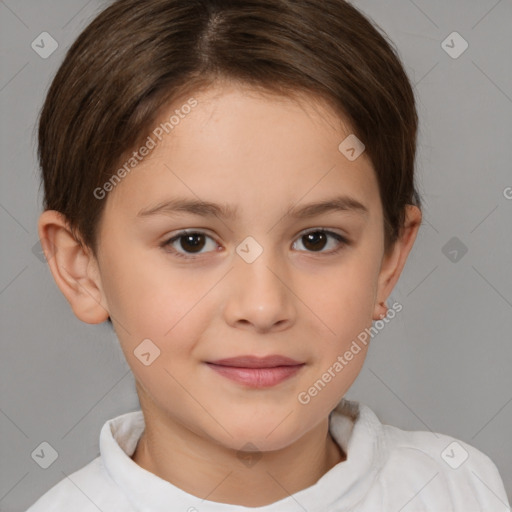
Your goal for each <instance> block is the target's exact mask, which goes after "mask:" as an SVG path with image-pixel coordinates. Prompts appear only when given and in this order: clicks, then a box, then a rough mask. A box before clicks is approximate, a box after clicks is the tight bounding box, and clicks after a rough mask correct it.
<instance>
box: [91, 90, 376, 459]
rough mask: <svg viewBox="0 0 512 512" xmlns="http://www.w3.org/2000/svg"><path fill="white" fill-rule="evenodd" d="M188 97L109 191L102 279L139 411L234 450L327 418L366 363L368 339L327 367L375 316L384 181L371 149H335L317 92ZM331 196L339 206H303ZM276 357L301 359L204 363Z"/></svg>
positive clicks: (270, 443)
mask: <svg viewBox="0 0 512 512" xmlns="http://www.w3.org/2000/svg"><path fill="white" fill-rule="evenodd" d="M193 96H194V98H195V99H196V100H197V105H196V106H195V107H194V108H192V109H191V111H190V113H188V114H187V115H185V116H183V118H182V119H180V122H179V124H178V125H177V126H175V127H174V129H173V130H172V132H170V135H168V136H165V137H162V141H159V142H158V144H157V146H156V147H155V148H154V149H152V151H151V153H150V154H149V155H147V156H146V157H145V158H144V159H143V160H142V161H141V162H140V163H139V164H138V165H137V166H136V168H135V169H133V170H132V171H131V172H130V173H129V174H128V175H127V176H126V177H125V178H124V179H123V180H122V181H121V182H120V183H119V184H118V185H117V186H116V187H115V188H114V190H112V191H111V192H110V193H109V195H108V197H107V199H106V200H107V204H106V209H105V212H104V216H103V219H102V222H101V225H100V230H99V240H100V244H99V251H98V260H97V261H98V269H99V275H100V278H101V288H102V293H103V296H104V300H105V303H106V304H108V311H109V313H110V316H111V318H112V321H113V325H114V328H115V330H116V332H117V335H118V337H119V340H120V343H121V347H122V350H123V352H124V354H125V357H126V359H127V362H128V364H129V365H130V367H131V369H132V371H133V374H134V376H135V379H136V381H137V386H138V391H139V397H140V399H141V406H142V407H143V409H146V410H151V411H152V413H153V414H159V415H160V416H161V417H165V418H167V419H168V420H171V421H173V422H176V423H179V424H180V425H182V426H185V427H186V428H187V429H190V430H191V431H192V432H195V433H197V434H199V435H201V436H203V437H207V438H209V439H213V440H215V441H216V442H217V443H220V444H222V445H224V446H227V447H231V448H233V449H239V448H240V447H241V446H243V445H245V444H246V443H247V442H251V443H253V444H254V445H256V446H257V447H258V449H259V450H261V451H264V450H276V449H280V448H284V447H286V446H287V445H289V444H290V443H292V442H294V441H296V440H298V439H299V438H300V437H301V436H303V435H304V434H305V433H306V432H308V431H310V430H311V429H312V428H313V427H315V426H316V425H318V424H319V423H320V422H321V421H322V420H323V421H325V419H326V417H327V416H328V414H329V412H330V411H331V410H332V409H333V408H334V407H335V406H336V404H337V403H338V402H339V400H340V399H341V398H342V397H343V395H344V394H345V392H346V391H347V390H348V388H349V387H350V386H351V384H352V383H353V381H354V380H355V378H356V376H357V375H358V373H359V371H360V370H361V367H362V365H363V361H364V358H365V355H366V350H367V347H366V346H364V345H363V344H361V343H360V345H361V350H360V351H359V352H358V353H357V354H356V355H354V356H353V358H352V359H351V360H350V361H346V364H345V365H343V369H342V370H341V371H339V370H338V371H333V370H332V368H333V367H334V365H335V363H336V361H339V359H338V356H343V354H345V352H346V351H347V350H349V348H350V346H351V344H352V342H353V341H354V340H355V339H356V338H357V336H358V334H360V333H361V332H362V331H364V329H365V328H368V327H370V326H371V323H372V314H373V312H374V307H375V300H376V293H377V282H378V276H379V271H380V268H381V262H382V258H383V250H384V234H383V214H382V205H381V202H380V198H379V190H378V185H377V181H376V178H375V176H374V171H373V169H372V166H371V163H370V161H369V159H368V158H367V156H366V155H365V153H363V154H362V155H361V156H359V157H358V158H357V159H356V160H354V161H350V160H348V159H347V158H346V157H345V155H344V154H342V153H341V152H340V151H339V149H338V146H339V145H340V143H341V142H342V141H343V140H344V139H345V138H346V137H347V136H348V135H349V134H350V131H349V130H346V129H344V128H343V124H342V123H341V121H340V120H339V119H337V118H335V117H334V116H333V115H332V114H331V113H330V112H329V110H327V109H326V108H324V107H322V106H321V105H320V104H315V106H313V105H314V103H313V100H312V99H311V98H309V100H308V99H307V98H306V100H305V101H304V102H301V103H300V104H299V103H297V102H295V101H293V100H291V99H284V98H277V97H271V96H262V95H260V94H258V93H257V92H255V91H253V90H250V89H245V88H244V89H242V88H235V87H230V86H228V85H223V86H220V85H219V86H217V87H216V88H212V89H209V90H207V91H204V92H202V93H198V94H195V95H193ZM178 107H179V105H178V106H176V105H173V106H172V108H170V109H169V112H166V113H165V114H164V115H163V116H162V119H167V120H168V119H169V117H170V116H171V115H172V113H173V111H174V110H175V109H176V108H178ZM156 140H158V139H156ZM177 201H183V202H185V201H203V202H208V203H213V204H215V205H219V208H221V207H223V208H224V210H227V211H222V209H220V210H219V211H216V210H214V209H212V208H211V207H210V208H206V207H204V206H203V207H202V208H199V207H196V208H192V209H187V208H185V207H183V208H181V209H180V210H176V209H173V208H172V203H173V202H174V204H176V202H177ZM324 202H325V203H327V202H329V203H332V202H337V205H338V208H309V209H305V208H306V207H307V206H308V205H311V204H313V203H324ZM358 203H359V206H358V205H357V204H358ZM225 213H230V215H224V214H225ZM308 214H309V215H308ZM185 231H186V233H185ZM144 340H146V341H144ZM147 340H150V341H147ZM141 343H143V344H142V345H141ZM142 353H146V355H144V356H141V354H142ZM148 353H149V355H147V354H148ZM273 355H279V356H284V357H287V358H290V359H292V360H294V361H295V362H296V363H297V364H296V365H295V366H292V367H288V368H282V367H281V368H280V369H279V368H274V369H273V370H272V369H266V370H261V369H260V370H254V369H253V370H240V368H239V369H238V370H237V369H234V368H233V367H231V368H228V369H226V367H221V365H219V366H216V365H212V364H210V363H212V362H214V361H219V360H222V359H227V358H235V357H241V356H255V357H258V358H262V357H266V356H273ZM155 356H157V357H156V358H155ZM142 361H144V362H145V363H146V364H144V363H143V362H142ZM340 364H341V363H340ZM235 365H236V363H235ZM257 365H258V364H257ZM262 365H263V364H262ZM262 365H260V366H262ZM238 366H244V365H243V364H242V363H238ZM329 368H331V379H329V381H328V382H327V383H325V386H323V387H322V388H321V390H318V389H317V392H316V393H313V394H311V393H308V390H309V389H310V388H311V387H312V386H313V385H314V384H315V382H317V381H318V380H319V379H322V376H323V375H324V374H325V373H326V372H328V369H329ZM338 368H339V366H338ZM332 375H334V377H333V376H332ZM324 381H325V378H324ZM306 395H307V396H306ZM308 397H309V399H308ZM306 402H307V403H306Z"/></svg>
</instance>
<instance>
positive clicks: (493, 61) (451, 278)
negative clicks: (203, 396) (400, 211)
mask: <svg viewBox="0 0 512 512" xmlns="http://www.w3.org/2000/svg"><path fill="white" fill-rule="evenodd" d="M353 3H354V4H355V5H356V6H357V7H358V8H360V9H361V10H362V11H363V12H364V13H366V14H367V15H368V16H369V17H370V18H371V19H373V20H374V21H375V22H376V23H378V24H379V25H380V26H381V27H382V28H383V29H384V30H385V31H386V32H387V33H388V35H389V36H390V38H391V39H392V40H393V41H394V42H395V44H396V45H397V47H398V49H399V53H400V56H401V58H402V60H403V62H404V65H405V67H406V70H407V72H408V74H409V77H410V79H411V81H412V82H413V83H414V84H415V90H416V95H417V100H418V109H419V115H420V135H419V141H418V142H419V148H418V151H419V153H418V175H419V185H420V193H421V194H422V197H423V199H424V221H423V226H422V228H421V230H420V233H419V236H418V239H417V241H416V244H415V246H414V248H413V251H412V253H411V255H410V258H409V261H408V263H407V265H406V268H405V270H404V273H403V275H402V278H401V279H400V282H399V284H398V285H397V286H396V288H395V290H394V291H393V293H392V299H393V300H396V301H398V302H400V303H401V304H403V311H402V312H401V313H399V314H398V315H397V317H396V318H395V319H394V320H393V321H392V322H391V323H390V324H389V325H388V326H387V327H386V328H385V329H383V330H382V331H381V332H380V333H379V334H378V336H376V337H375V338H374V339H373V341H372V346H371V349H370V352H369V356H368V359H367V362H366V364H365V367H364V369H363V371H362V372H361V374H360V376H359V377H358V379H357V381H356V382H355V384H354V385H353V387H352V388H351V389H350V391H349V393H348V395H347V397H348V398H351V399H356V400H359V401H361V402H363V403H365V404H367V405H368V406H370V407H371V408H373V410H374V411H375V412H376V413H377V415H378V416H379V417H380V419H381V420H382V421H383V422H384V423H389V424H392V425H396V426H399V427H401V428H404V429H408V430H431V431H434V432H441V433H444V434H449V435H452V436H454V437H456V438H458V439H461V440H463V441H466V442H467V443H469V444H471V445H473V446H475V447H477V448H478V449H480V450H482V451H483V452H484V453H486V454H487V455H489V456H490V457H491V459H492V460H493V461H494V462H495V464H496V465H497V467H498V469H499V471H500V473H501V475H502V478H503V480H504V483H505V487H506V488H507V492H508V496H509V499H512V439H511V435H510V434H511V432H512V428H511V427H512V403H511V402H512V377H511V375H512V372H511V367H512V343H511V341H512V334H511V333H512V279H511V272H510V263H511V261H512V243H511V239H512V237H511V235H512V230H511V225H512V222H511V220H512V199H507V197H506V196H507V195H508V196H509V197H510V196H512V190H511V189H508V188H507V187H512V163H511V162H512V127H511V119H512V80H511V79H512V58H511V53H512V31H511V30H510V27H511V26H512V2H511V1H510V0H501V1H496V0H484V1H476V0H464V1H462V0H457V1H454V0H452V1H450V2H446V1H444V0H443V1H441V0H436V1H431V0H430V1H426V0H415V1H412V0H391V1H387V2H382V1H378V0H362V1H355V2H353ZM106 4H107V2H104V1H103V2H102V1H101V0H92V1H89V2H87V1H86V0H68V1H57V0H16V1H15V0H5V1H0V17H1V25H0V34H1V36H0V37H1V52H2V67H1V78H0V102H1V112H2V117H1V119H2V121H1V135H2V136H1V145H2V146H1V160H0V161H1V167H2V172H1V176H2V188H1V190H2V192H1V197H0V225H1V230H2V245H1V248H2V266H1V276H0V301H1V311H2V313H1V314H2V317H1V321H2V340H1V357H0V383H1V401H0V431H1V446H0V461H1V470H0V471H1V473H0V510H1V511H5V512H7V511H22V510H25V509H26V508H27V507H28V506H29V505H30V504H31V503H33V502H34V501H35V500H36V499H37V498H38V497H39V496H41V495H42V494H43V493H44V492H46V491H47V490H48V489H49V488H50V487H51V486H53V485H54V484H56V483H57V482H58V481H60V480H61V479H63V478H65V476H66V475H69V474H70V473H72V472H73V471H75V470H77V469H79V468H81V467H83V466H84V465H85V464H87V463H88V462H89V461H91V460H92V459H93V458H95V457H96V456H97V455H98V454H99V448H98V436H99V432H100V429H101V427H102V425H103V423H104V422H105V421H106V420H108V419H110V418H112V417H114V416H116V415H118V414H122V413H124V412H128V411H132V410H135V409H138V407H139V406H138V399H137V395H136V393H135V388H134V382H133V377H132V375H131V373H130V372H129V369H128V366H127V364H126V362H125V361H124V357H123V355H122V353H121V351H120V349H119V348H118V346H117V340H116V338H115V336H114V334H113V333H112V332H111V330H110V327H108V326H106V325H101V326H89V325H86V324H82V323H81V322H80V321H79V320H78V319H76V318H75V317H74V315H73V313H72V311H71V309H70V307H69V305H68V303H67V302H66V300H65V299H64V297H63V296H62V295H61V293H60V291H59V290H58V289H57V287H56V285H55V284H54V281H53V278H52V276H51V274H50V272H49V270H48V268H47V266H46V263H44V262H43V261H40V260H39V259H38V258H37V257H36V256H35V255H34V253H33V251H32V249H33V246H34V245H35V244H36V243H37V242H38V235H37V219H38V215H39V213H40V208H41V206H40V205H41V198H42V194H41V191H39V181H38V167H37V163H36V158H35V150H36V137H35V135H36V131H35V124H36V120H37V115H38V112H39V109H40V107H41V105H42V103H43V99H44V96H45V93H46V91H47V88H48V86H49V83H50V80H51V78H52V77H53V75H54V73H55V72H56V70H57V68H58V66H59V64H60V63H61V62H62V59H63V58H64V54H65V51H66V50H67V48H68V47H69V46H70V44H71V43H72V42H73V41H74V39H75V38H76V37H77V35H78V34H79V32H80V31H81V30H82V29H83V28H85V26H86V24H87V23H88V22H89V21H90V20H91V19H92V17H94V16H95V15H96V14H97V13H98V12H99V11H100V10H101V9H102V8H103V7H104V6H105V5H106ZM43 31H46V32H49V33H50V34H51V35H52V37H53V38H55V40H56V41H57V42H58V45H59V46H58V48H57V50H56V51H55V52H54V53H53V54H52V55H51V56H50V57H48V58H46V59H43V58H41V57H40V56H39V55H38V54H37V53H36V52H35V51H34V50H33V49H32V48H31V43H32V41H34V40H35V39H36V38H37V37H38V36H39V34H41V33H42V32H43ZM453 31H457V32H458V33H460V34H461V36H462V37H463V38H464V39H465V40H466V41H467V42H468V43H469V47H468V49H467V50H466V51H465V52H464V53H463V54H462V55H460V56H459V57H458V58H455V59H454V58H452V57H451V56H450V55H448V54H447V53H446V51H445V50H444V49H443V48H442V46H441V43H442V41H444V40H445V39H446V38H447V36H448V35H449V34H451V33H452V32H453ZM450 44H451V43H450ZM454 44H455V49H457V48H460V45H459V43H457V42H455V43H454ZM452 46H453V45H452ZM507 191H510V192H511V193H509V194H507ZM453 237H457V240H455V242H453V241H452V242H450V244H449V245H448V246H446V247H445V244H447V243H448V242H449V240H450V239H452V238H453ZM452 244H455V245H453V247H452ZM462 244H463V245H462ZM463 246H465V247H466V248H467V253H466V254H464V255H463V256H462V257H461V255H462V252H461V250H460V248H461V247H463ZM454 247H455V249H456V250H457V251H458V252H457V258H455V253H452V254H451V255H450V254H449V251H451V250H452V249H453V248H454ZM443 248H444V249H443ZM450 258H451V259H450ZM453 259H456V261H452V260H453ZM391 304H392V300H391V301H389V302H388V305H391ZM43 441H46V442H48V443H50V444H51V445H52V446H53V447H54V448H55V450H57V452H58V458H57V460H56V461H55V462H54V463H53V464H52V465H51V466H50V467H49V468H48V469H42V468H41V467H39V465H38V464H36V462H35V461H34V460H33V459H32V457H31V453H32V452H33V451H34V450H35V449H36V447H38V446H39V445H40V443H41V442H43Z"/></svg>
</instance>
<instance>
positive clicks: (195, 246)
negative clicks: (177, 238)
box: [181, 233, 204, 252]
mask: <svg viewBox="0 0 512 512" xmlns="http://www.w3.org/2000/svg"><path fill="white" fill-rule="evenodd" d="M200 237H202V240H200V241H199V242H197V241H196V242H194V238H200ZM183 239H184V240H185V244H189V248H190V247H191V248H192V251H191V252H199V251H200V250H201V249H202V248H203V247H204V237H203V235H201V234H200V233H196V234H192V235H184V236H183V237H182V243H181V247H182V249H185V250H188V248H187V247H185V246H184V244H183Z"/></svg>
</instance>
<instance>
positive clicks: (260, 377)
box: [206, 355, 306, 388]
mask: <svg viewBox="0 0 512 512" xmlns="http://www.w3.org/2000/svg"><path fill="white" fill-rule="evenodd" d="M206 364H207V366H209V367H210V368H211V369H212V370H214V371H215V372H216V373H217V374H218V375H220V376H222V377H225V378H227V379H230V380H232V381H235V382H238V383H239V384H242V385H244V386H248V387H252V388H267V387H272V386H276V385H277V384H279V383H281V382H283V381H285V380H287V379H289V378H291V377H293V376H294V375H295V374H297V373H298V372H299V371H300V370H301V368H302V367H303V366H304V365H305V364H306V363H303V362H300V361H296V360H294V359H291V358H289V357H285V356H281V355H272V356H266V357H255V356H241V357H232V358H228V359H219V360H216V361H207V362H206Z"/></svg>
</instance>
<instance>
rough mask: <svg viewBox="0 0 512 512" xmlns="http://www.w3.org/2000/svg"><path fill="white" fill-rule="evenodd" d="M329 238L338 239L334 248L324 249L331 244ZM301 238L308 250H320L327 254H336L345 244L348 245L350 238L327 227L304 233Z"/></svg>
mask: <svg viewBox="0 0 512 512" xmlns="http://www.w3.org/2000/svg"><path fill="white" fill-rule="evenodd" d="M329 239H334V240H335V241H336V243H334V248H333V249H331V250H327V251H324V250H323V249H324V248H325V247H326V246H328V244H329ZM299 240H300V241H301V242H302V244H303V245H304V247H305V248H306V251H307V252H318V253H321V254H325V255H329V254H334V253H336V252H338V251H339V250H341V249H342V248H343V247H344V246H345V245H348V240H347V239H346V238H345V237H343V236H341V235H339V234H338V233H334V232H332V231H327V230H325V229H315V230H313V231H309V232H308V233H305V234H303V235H302V236H301V237H300V238H299ZM296 243H297V242H296Z"/></svg>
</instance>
